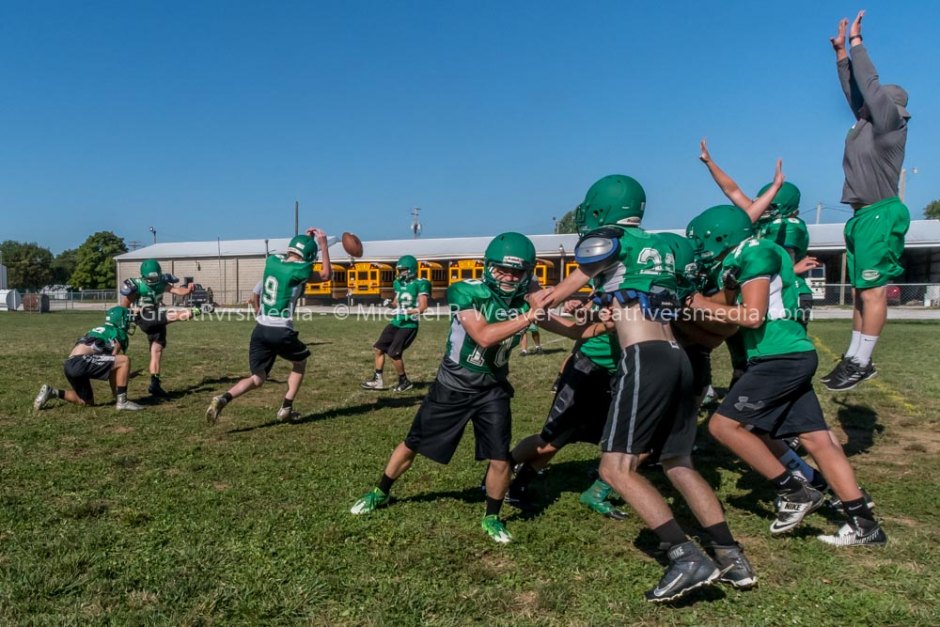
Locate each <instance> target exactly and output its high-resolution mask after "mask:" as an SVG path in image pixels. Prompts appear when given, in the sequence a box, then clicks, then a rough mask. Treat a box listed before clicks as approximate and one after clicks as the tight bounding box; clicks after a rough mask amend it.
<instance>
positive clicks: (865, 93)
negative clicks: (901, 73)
mask: <svg viewBox="0 0 940 627" xmlns="http://www.w3.org/2000/svg"><path fill="white" fill-rule="evenodd" d="M864 15H865V12H864V11H859V13H858V17H856V18H855V21H854V22H852V28H851V31H850V33H849V44H850V45H851V46H852V72H853V74H854V84H855V85H856V86H857V87H858V90H859V92H860V93H861V97H862V99H863V100H864V101H865V105H866V106H867V108H868V113H869V115H870V116H871V124H872V126H873V127H875V131H876V132H881V133H886V132H888V131H895V130H897V129H899V128H901V127H902V126H903V125H904V119H903V118H902V117H901V114H900V113H899V112H898V107H897V104H896V103H895V102H894V100H893V99H892V98H891V96H890V94H888V92H887V90H886V89H885V88H884V86H883V85H882V84H881V82H880V81H879V80H878V71H877V70H875V64H874V63H872V61H871V57H870V56H868V50H866V49H865V46H864V45H863V44H862V17H863V16H864Z"/></svg>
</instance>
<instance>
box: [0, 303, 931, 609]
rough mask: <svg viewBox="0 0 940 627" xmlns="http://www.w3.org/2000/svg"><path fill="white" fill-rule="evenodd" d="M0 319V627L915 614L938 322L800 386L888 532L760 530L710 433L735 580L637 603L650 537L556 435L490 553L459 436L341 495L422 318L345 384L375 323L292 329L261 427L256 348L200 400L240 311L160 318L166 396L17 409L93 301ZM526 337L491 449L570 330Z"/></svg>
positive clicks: (585, 456)
mask: <svg viewBox="0 0 940 627" xmlns="http://www.w3.org/2000/svg"><path fill="white" fill-rule="evenodd" d="M2 316H3V317H2V318H0V339H2V341H0V624H89V623H90V624H104V623H107V624H190V625H192V624H226V625H227V624H284V623H315V624H325V623H331V624H333V623H355V624H394V625H408V624H416V623H433V624H445V625H446V624H463V623H470V622H486V623H491V624H539V625H543V624H592V625H593V624H615V623H620V624H622V623H625V622H629V623H634V624H664V623H665V624H672V623H676V624H702V623H719V622H721V623H723V624H742V625H743V624H746V625H751V624H775V625H776V624H780V625H782V624H792V625H820V624H892V625H912V624H937V623H938V622H940V599H938V595H940V586H938V583H937V582H938V578H937V576H936V573H934V574H931V573H933V572H934V571H933V568H934V567H940V548H938V540H940V515H938V511H940V508H938V505H940V504H938V489H937V477H938V476H940V456H938V451H940V430H938V415H940V350H938V349H940V325H937V324H929V323H902V322H892V323H891V324H890V325H889V327H888V329H887V331H886V333H885V335H884V338H883V340H882V342H881V343H880V344H879V346H878V349H877V352H876V363H877V364H878V366H879V370H880V372H881V374H880V376H879V377H878V378H877V379H874V380H873V381H871V382H869V383H867V384H865V385H864V386H863V387H861V388H860V389H859V390H857V391H855V392H853V393H848V394H842V395H837V396H833V395H831V394H829V393H827V392H825V391H824V390H823V391H822V392H821V393H820V397H821V399H822V400H823V405H824V409H825V410H826V412H827V417H828V418H829V420H830V424H831V425H832V426H833V428H834V429H835V430H836V432H837V433H838V434H839V437H840V438H841V439H842V440H843V442H846V449H847V451H848V453H849V454H850V455H851V459H852V461H853V463H854V464H855V467H856V469H857V471H858V474H859V477H860V479H861V481H862V482H863V484H864V485H865V486H866V487H868V488H869V490H870V491H871V492H872V494H873V495H874V498H875V501H876V503H877V507H876V513H878V514H879V515H880V516H881V517H882V518H883V519H884V522H885V527H886V529H887V532H888V534H889V536H890V542H889V544H888V546H887V547H885V548H882V549H848V550H837V549H835V548H832V547H826V546H824V545H822V544H821V543H819V542H818V541H817V540H816V539H815V537H814V536H815V535H816V534H818V533H820V532H821V531H827V532H828V531H831V530H834V529H835V528H836V520H835V519H834V518H827V515H820V514H814V515H813V516H811V517H810V518H809V519H808V520H807V522H806V523H804V525H803V526H802V527H801V528H799V529H798V530H797V532H796V533H794V534H793V535H791V536H789V537H785V538H771V537H770V535H769V533H768V530H767V527H768V524H769V522H770V520H771V517H772V515H771V512H772V504H771V501H772V492H771V491H770V490H768V488H767V485H766V483H765V482H763V481H762V480H759V479H758V478H757V477H756V476H755V475H753V474H752V473H748V472H745V470H744V469H743V468H742V466H741V465H740V464H739V463H738V462H737V461H736V460H735V459H733V458H731V457H730V456H729V455H728V454H727V453H726V452H725V451H724V450H722V449H720V448H718V447H717V446H715V445H709V446H708V447H707V448H706V450H705V451H704V452H703V453H702V454H700V455H699V457H698V458H697V463H698V465H699V468H700V470H701V471H702V472H703V474H704V476H705V477H706V479H707V480H708V481H710V482H711V483H712V484H713V485H714V486H715V487H716V488H717V490H718V493H719V496H720V497H721V499H722V501H723V502H724V504H725V505H726V507H727V511H728V517H729V520H730V523H731V526H732V529H733V530H734V531H735V532H736V535H737V536H738V538H739V539H740V540H741V542H742V543H743V544H744V546H745V547H746V549H747V552H748V555H749V556H750V559H751V561H752V563H753V564H754V566H755V568H756V569H757V571H758V574H759V577H760V584H759V586H758V588H757V589H755V590H752V591H749V592H737V591H734V590H731V589H729V588H713V589H710V590H707V591H705V592H703V593H701V594H698V595H696V596H694V597H692V598H691V599H689V600H688V601H685V602H683V603H681V604H679V605H678V606H674V607H668V606H667V607H660V606H651V605H650V604H648V603H646V602H645V601H644V600H643V597H642V592H643V591H644V590H645V589H647V588H648V587H650V586H651V585H653V584H654V583H655V582H656V581H657V580H658V578H659V576H660V575H661V573H662V568H661V566H660V565H659V564H657V562H656V560H655V559H654V557H652V556H651V553H652V550H653V549H654V547H655V545H656V541H655V538H654V536H653V535H652V534H651V533H650V532H649V531H646V530H644V529H643V525H642V524H641V523H640V522H638V520H637V518H636V517H635V516H634V515H632V514H631V516H630V518H629V519H628V520H627V521H626V522H620V523H618V522H614V521H610V520H606V519H603V518H601V517H599V516H597V515H596V514H592V513H590V512H588V511H587V510H586V509H583V508H582V507H581V506H580V505H579V504H578V501H577V497H578V494H579V493H580V491H581V490H583V489H584V488H585V487H587V485H588V484H589V483H590V479H589V477H588V473H589V472H590V470H591V469H592V467H593V466H594V464H595V460H596V449H594V448H592V447H589V446H587V445H577V446H572V447H569V448H567V449H565V450H564V451H563V452H562V453H561V454H560V455H559V456H558V457H557V458H556V463H555V464H553V466H552V467H551V468H550V470H549V471H548V473H547V474H546V475H545V476H544V477H543V478H542V479H540V480H539V481H538V483H537V484H536V487H537V488H538V491H539V493H540V495H541V501H542V502H543V503H544V504H545V507H544V509H543V510H542V511H541V512H540V513H539V514H537V515H535V516H530V517H523V516H521V515H519V514H518V513H517V512H516V511H515V510H513V509H511V508H508V507H507V508H506V509H505V510H504V513H505V514H506V515H507V516H508V524H509V528H510V530H511V531H512V532H513V534H514V536H515V542H514V543H512V544H510V545H507V546H499V545H496V544H494V543H493V542H491V541H490V540H489V539H488V538H486V536H485V535H484V534H483V533H482V531H481V530H480V527H479V524H480V517H481V515H482V511H483V497H482V494H481V493H480V492H479V491H478V489H477V486H478V484H479V481H480V477H481V474H482V471H483V467H482V465H481V464H479V463H477V462H475V461H473V449H472V437H465V439H464V442H463V443H462V445H461V448H460V450H459V451H458V453H457V455H456V456H455V459H454V461H453V462H452V463H451V464H450V465H449V466H439V465H436V464H434V463H432V462H430V461H428V460H426V459H423V458H419V459H418V461H417V462H416V464H415V467H414V468H413V469H412V470H411V471H410V472H409V473H408V474H407V475H406V476H405V477H404V478H403V479H402V480H401V481H399V482H398V484H396V486H395V490H394V495H395V497H396V498H397V500H396V501H395V502H393V504H392V506H391V507H389V508H387V509H385V510H381V511H379V512H377V513H375V514H374V515H372V516H367V517H353V516H351V515H349V514H348V513H347V511H348V508H349V506H350V505H351V504H352V502H353V501H354V500H355V499H356V498H357V497H358V496H359V495H360V494H361V493H362V492H364V491H365V490H366V489H368V488H369V487H371V486H372V485H374V483H375V481H376V480H377V479H378V477H379V475H380V473H381V470H382V467H383V465H384V463H385V460H386V458H387V456H388V454H389V453H390V451H391V449H392V447H393V446H394V445H395V444H396V443H397V442H399V441H400V440H401V438H402V437H403V436H404V434H405V433H406V431H407V428H408V426H409V424H410V422H411V419H412V417H413V415H414V411H415V409H416V407H417V404H418V403H419V401H420V399H421V396H422V394H423V393H424V390H425V389H426V386H427V383H428V382H430V381H431V380H432V379H433V376H434V372H435V369H436V366H437V363H438V360H439V358H440V355H441V353H442V347H443V339H444V333H445V331H446V326H445V323H444V322H443V321H441V322H426V323H423V327H422V331H421V333H420V334H419V336H418V340H417V341H416V343H415V345H414V346H413V347H412V348H411V350H410V351H409V352H408V353H407V358H408V361H409V371H410V374H411V376H412V378H413V379H415V380H416V381H420V382H422V384H421V385H420V386H419V387H418V388H417V389H416V390H414V391H412V392H409V393H406V394H403V395H397V396H393V395H392V394H391V393H390V392H385V393H375V392H371V393H370V392H366V391H362V390H360V389H359V387H358V383H359V381H360V380H361V379H363V378H365V377H366V376H368V374H369V372H370V369H371V350H370V345H371V342H372V341H373V340H374V338H375V337H376V336H377V334H378V332H379V330H380V328H381V326H382V323H381V322H378V321H370V322H365V321H362V322H360V321H353V320H347V321H341V320H335V319H332V318H328V317H323V318H322V319H316V320H313V321H305V322H300V323H299V324H298V329H299V331H300V336H301V338H303V339H304V340H305V341H307V342H309V343H311V344H312V351H313V355H314V357H313V358H312V359H311V361H310V364H309V366H308V377H307V380H306V382H305V384H304V388H303V389H302V391H301V393H300V396H299V398H298V400H297V402H296V407H297V409H298V410H299V411H300V412H301V415H302V418H301V419H300V420H298V421H297V422H296V423H294V424H281V423H279V422H277V421H276V420H275V419H274V412H275V411H276V408H277V406H278V402H279V399H280V397H281V395H282V394H283V391H284V389H285V386H284V382H285V380H286V374H287V367H286V366H285V365H284V364H283V363H279V364H278V365H277V366H276V367H275V370H274V372H273V373H272V377H273V379H274V381H272V382H271V383H270V384H269V385H268V386H266V387H265V388H263V389H262V390H260V391H257V392H255V393H253V394H251V395H249V396H247V397H245V398H243V399H239V400H238V401H236V402H235V403H234V404H232V405H230V406H229V407H228V408H226V410H225V413H224V414H223V416H222V420H221V421H220V423H219V424H218V425H217V426H215V427H207V426H206V424H205V421H204V418H203V415H204V411H205V408H206V405H207V404H208V402H209V400H210V398H211V397H212V396H213V395H215V394H218V393H221V392H222V391H224V389H226V388H227V387H228V386H229V385H231V383H232V382H233V381H235V380H236V378H238V377H240V376H242V375H243V374H244V373H245V371H246V370H247V344H248V337H249V335H250V333H251V328H252V323H251V322H247V321H244V322H213V323H208V322H190V323H180V324H175V325H172V326H171V327H170V331H169V342H170V345H169V348H168V350H167V353H166V356H165V361H164V385H165V387H167V389H169V390H171V391H172V392H173V396H174V398H173V399H172V400H171V401H169V402H166V403H163V404H161V405H154V406H150V407H148V408H147V410H146V411H143V412H139V413H136V414H133V413H119V412H116V411H114V410H113V408H112V407H111V406H101V407H97V408H88V409H79V408H77V407H74V406H67V405H66V404H64V403H56V402H53V403H51V404H50V407H49V408H48V409H46V410H43V411H42V412H41V413H40V414H38V415H34V414H33V412H32V408H31V403H32V399H33V396H34V394H35V392H36V391H37V389H38V387H39V385H40V384H41V383H42V382H50V383H53V384H55V385H58V386H62V385H65V381H64V377H63V375H62V361H63V359H64V357H65V355H66V354H67V352H68V350H69V347H70V345H71V343H72V342H73V341H74V339H75V338H76V337H78V336H79V335H80V334H81V333H83V332H84V331H85V330H86V329H88V328H90V327H91V326H94V325H96V324H97V323H98V321H99V319H100V317H101V314H100V313H99V314H91V313H57V314H52V315H48V316H35V315H34V316H30V315H22V314H13V315H11V314H2ZM812 334H813V335H814V336H815V338H816V339H817V342H818V344H819V348H820V364H821V366H820V367H821V369H822V368H825V369H828V368H829V366H830V362H831V359H833V358H834V357H835V353H838V352H840V351H841V349H842V348H843V344H844V343H845V340H846V339H847V335H848V323H847V322H816V323H813V326H812ZM544 340H546V347H547V348H548V354H547V355H544V356H540V357H526V358H520V357H519V356H518V355H516V356H514V357H513V360H512V361H513V364H512V366H513V374H512V380H513V383H514V385H515V387H516V390H517V394H516V398H515V400H514V418H515V422H514V436H513V440H514V441H517V440H518V439H520V438H521V437H523V436H525V435H529V434H531V433H534V432H536V431H538V430H539V428H540V427H541V423H542V420H543V418H544V415H545V412H546V410H547V409H548V405H549V403H550V400H551V394H550V392H549V387H550V385H551V382H552V379H553V377H554V373H555V371H556V369H557V367H558V365H559V363H560V362H561V360H562V358H563V357H564V355H565V353H566V351H567V350H568V348H569V346H570V344H569V343H568V342H567V341H566V340H561V339H558V338H556V337H554V336H551V335H546V336H545V338H544ZM130 355H131V357H132V359H133V360H134V366H135V369H136V370H138V371H141V370H142V374H141V376H139V377H137V378H135V379H133V380H132V381H131V387H130V394H129V396H130V398H131V399H139V398H140V397H142V396H143V395H144V392H145V389H146V385H147V377H146V364H147V361H146V340H145V338H144V337H142V336H140V335H138V336H134V337H132V346H131V350H130ZM725 355H726V354H725V351H724V349H722V350H720V351H719V352H718V353H716V384H724V383H725V382H726V381H727V379H728V367H727V360H726V357H725ZM390 372H391V371H390V370H389V373H390ZM96 385H99V387H97V388H96V392H97V393H98V398H99V399H101V400H105V399H107V400H109V401H110V393H108V392H107V391H106V388H107V386H106V385H105V384H96ZM651 476H652V477H653V478H654V479H655V480H657V481H659V479H660V478H659V476H658V475H657V474H656V473H655V472H653V473H652V475H651ZM667 493H668V494H671V492H668V491H667ZM675 509H676V511H677V514H678V515H679V517H680V519H681V520H682V521H683V522H690V521H689V514H688V511H687V510H685V509H684V507H683V506H682V505H681V504H676V507H675Z"/></svg>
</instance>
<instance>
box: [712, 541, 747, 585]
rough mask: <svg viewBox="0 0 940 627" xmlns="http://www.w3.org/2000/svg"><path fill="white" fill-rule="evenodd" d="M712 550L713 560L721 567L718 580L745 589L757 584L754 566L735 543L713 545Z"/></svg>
mask: <svg viewBox="0 0 940 627" xmlns="http://www.w3.org/2000/svg"><path fill="white" fill-rule="evenodd" d="M712 551H713V554H714V557H715V562H717V563H718V567H719V568H720V569H721V575H719V576H718V581H720V582H722V583H727V584H729V585H730V586H731V587H733V588H737V589H738V590H747V589H748V588H753V587H754V586H755V585H757V575H756V574H755V573H754V568H753V567H752V566H751V563H750V562H749V561H747V557H745V556H744V550H743V549H742V548H741V547H740V546H739V545H737V544H732V545H729V546H722V545H718V544H716V545H714V546H713V547H712Z"/></svg>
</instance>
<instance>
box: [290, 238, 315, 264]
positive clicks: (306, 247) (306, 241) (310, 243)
mask: <svg viewBox="0 0 940 627" xmlns="http://www.w3.org/2000/svg"><path fill="white" fill-rule="evenodd" d="M287 252H288V253H291V254H294V255H297V256H298V257H300V258H301V259H303V260H304V262H306V263H311V262H313V261H316V259H317V241H316V240H315V239H313V238H312V237H310V236H309V235H295V236H294V237H293V238H291V241H290V243H289V244H288V245H287Z"/></svg>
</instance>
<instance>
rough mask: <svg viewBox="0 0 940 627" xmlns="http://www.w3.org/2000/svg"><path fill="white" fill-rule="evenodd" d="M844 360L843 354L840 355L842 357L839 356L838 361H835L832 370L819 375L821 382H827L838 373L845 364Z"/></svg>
mask: <svg viewBox="0 0 940 627" xmlns="http://www.w3.org/2000/svg"><path fill="white" fill-rule="evenodd" d="M846 361H847V360H846V358H845V355H842V357H840V358H839V361H838V362H836V365H835V367H834V368H833V369H832V370H830V371H829V372H828V373H827V374H825V375H823V376H821V377H819V380H820V381H822V382H823V383H829V382H830V381H831V380H832V378H833V377H835V376H836V375H837V374H838V373H840V372H842V368H843V367H844V366H845V362H846Z"/></svg>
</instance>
